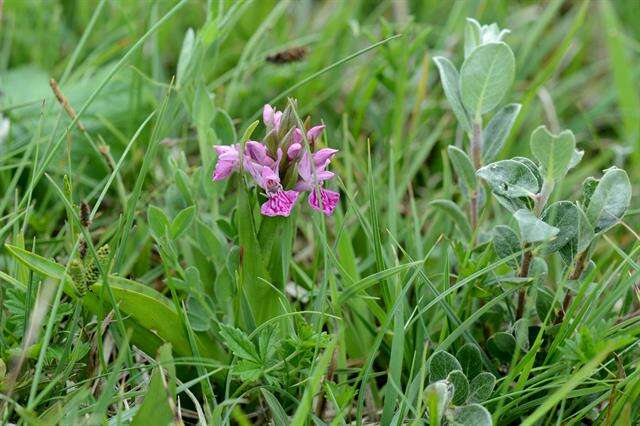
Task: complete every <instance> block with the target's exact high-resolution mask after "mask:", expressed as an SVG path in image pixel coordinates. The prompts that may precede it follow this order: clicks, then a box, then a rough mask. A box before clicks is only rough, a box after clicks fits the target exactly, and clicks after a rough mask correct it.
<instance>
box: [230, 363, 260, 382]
mask: <svg viewBox="0 0 640 426" xmlns="http://www.w3.org/2000/svg"><path fill="white" fill-rule="evenodd" d="M231 371H232V372H233V374H237V375H238V378H239V379H240V380H242V381H243V382H246V383H251V382H255V381H257V380H258V379H259V378H260V376H262V365H261V364H260V363H258V362H256V361H251V360H249V359H242V360H240V361H239V362H238V363H237V364H235V365H234V366H233V368H232V369H231Z"/></svg>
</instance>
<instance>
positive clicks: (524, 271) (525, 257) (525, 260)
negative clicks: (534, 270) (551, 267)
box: [516, 246, 533, 320]
mask: <svg viewBox="0 0 640 426" xmlns="http://www.w3.org/2000/svg"><path fill="white" fill-rule="evenodd" d="M532 259H533V253H531V250H529V249H527V247H526V246H525V252H524V253H523V254H522V264H521V265H520V271H518V277H520V278H525V277H527V276H529V267H530V266H531V260H532ZM526 296H527V289H526V288H525V287H523V288H521V289H520V291H519V292H518V307H517V308H516V320H519V319H520V318H522V315H523V314H524V304H525V301H526Z"/></svg>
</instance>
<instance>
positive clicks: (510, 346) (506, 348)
mask: <svg viewBox="0 0 640 426" xmlns="http://www.w3.org/2000/svg"><path fill="white" fill-rule="evenodd" d="M515 349H516V339H515V338H514V337H513V335H512V334H511V333H506V332H504V331H499V332H497V333H495V334H494V335H493V336H491V337H489V340H487V350H488V351H489V353H490V354H491V355H493V356H495V357H496V358H498V359H499V360H500V361H502V362H509V361H511V357H512V356H513V352H514V351H515Z"/></svg>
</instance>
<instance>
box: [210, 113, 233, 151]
mask: <svg viewBox="0 0 640 426" xmlns="http://www.w3.org/2000/svg"><path fill="white" fill-rule="evenodd" d="M213 129H214V131H215V132H216V136H217V137H218V140H219V141H220V142H222V144H224V145H233V144H234V143H235V142H236V140H237V139H238V135H237V134H236V128H235V126H234V125H233V120H232V119H231V117H229V114H228V113H227V112H226V111H225V110H223V109H218V110H217V111H216V114H215V116H214V118H213Z"/></svg>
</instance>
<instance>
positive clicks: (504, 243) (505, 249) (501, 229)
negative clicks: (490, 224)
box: [493, 225, 522, 268]
mask: <svg viewBox="0 0 640 426" xmlns="http://www.w3.org/2000/svg"><path fill="white" fill-rule="evenodd" d="M493 249H494V250H495V252H496V254H497V255H498V257H499V258H500V259H504V258H505V257H509V256H512V255H514V254H515V253H518V252H520V251H521V249H522V247H521V245H520V239H519V238H518V234H516V233H515V231H514V230H513V229H511V228H510V227H509V226H507V225H498V226H496V227H495V228H494V229H493ZM509 265H511V267H512V268H516V267H517V265H518V261H517V259H516V258H515V257H514V259H512V260H510V261H509Z"/></svg>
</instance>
